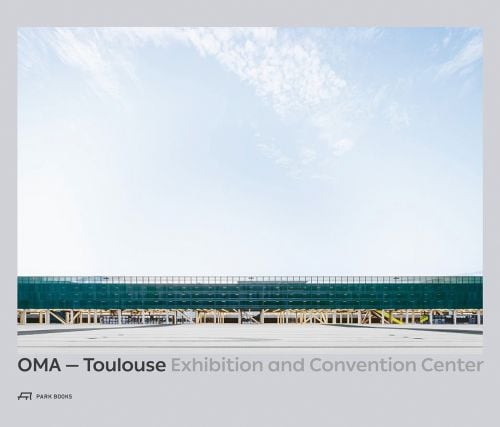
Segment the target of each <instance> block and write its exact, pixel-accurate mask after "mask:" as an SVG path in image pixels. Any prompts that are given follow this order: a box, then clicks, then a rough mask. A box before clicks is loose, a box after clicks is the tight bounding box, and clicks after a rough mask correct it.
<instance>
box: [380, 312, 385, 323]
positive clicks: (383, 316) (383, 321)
mask: <svg viewBox="0 0 500 427" xmlns="http://www.w3.org/2000/svg"><path fill="white" fill-rule="evenodd" d="M381 313H382V318H381V319H380V321H381V322H382V325H384V324H385V311H384V310H383V309H382V311H381Z"/></svg>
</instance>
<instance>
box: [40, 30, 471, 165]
mask: <svg viewBox="0 0 500 427" xmlns="http://www.w3.org/2000/svg"><path fill="white" fill-rule="evenodd" d="M315 34H316V33H315ZM383 35H384V30H382V29H380V28H350V29H348V30H347V31H346V32H345V33H344V41H345V42H346V43H347V44H352V43H355V44H356V43H362V44H367V43H374V42H376V41H377V40H378V39H380V38H381V37H383ZM41 36H42V37H41ZM41 36H40V34H38V39H40V38H43V39H44V42H45V45H46V47H48V48H49V49H51V50H52V51H53V52H54V53H55V54H56V56H57V57H58V58H59V60H60V61H61V62H63V63H64V64H67V65H68V66H70V67H73V68H74V69H76V70H78V71H79V72H81V73H82V74H83V75H84V76H85V78H86V80H87V82H88V84H89V85H90V87H91V88H92V89H93V91H94V92H95V93H97V94H98V95H99V96H100V97H106V96H110V97H113V98H120V97H121V94H122V92H124V87H125V85H126V84H127V82H128V81H129V80H130V78H133V79H135V78H137V77H136V71H135V69H134V57H133V53H134V51H135V50H136V49H137V48H140V47H143V46H145V45H152V46H155V47H159V48H167V47H168V46H170V45H172V44H175V43H177V44H179V43H181V44H184V45H186V46H190V47H192V48H194V49H195V50H196V51H197V52H198V53H199V54H200V55H201V56H203V57H210V58H213V59H215V60H216V61H217V62H218V63H219V64H220V65H221V66H222V67H224V68H226V69H227V70H229V71H230V72H231V73H233V74H234V75H235V76H237V77H238V78H239V79H240V80H241V81H242V82H243V83H244V84H247V85H248V86H250V87H251V88H253V90H254V92H255V94H256V95H257V96H258V97H259V98H261V99H262V100H263V102H266V103H268V105H270V106H271V107H272V108H273V109H274V111H275V112H276V114H277V116H279V117H280V118H282V119H284V120H285V122H286V121H288V122H290V121H291V122H294V123H295V124H297V123H300V126H302V127H308V132H309V134H310V135H311V138H309V139H308V140H307V141H303V142H300V141H298V140H297V141H294V142H292V143H291V142H290V140H286V141H285V140H279V138H277V139H275V140H273V141H272V142H267V140H266V139H264V140H265V141H266V142H262V139H261V138H260V139H259V138H256V146H257V148H258V149H259V150H261V151H262V153H263V154H264V155H265V156H266V157H268V158H270V159H272V160H273V161H274V162H275V163H276V164H277V165H279V166H280V167H284V168H286V169H287V170H288V171H292V170H293V171H294V172H293V173H294V174H297V173H300V172H301V171H304V170H308V171H309V172H310V174H312V173H313V171H314V169H315V167H317V166H318V165H319V163H321V162H324V160H325V156H333V157H338V156H341V155H343V154H345V153H347V152H348V151H350V150H352V149H353V148H354V146H355V141H358V138H357V137H356V135H353V133H352V128H353V127H354V125H353V123H357V124H358V127H359V125H360V123H363V122H366V120H367V119H369V118H370V116H371V115H375V114H378V115H379V116H380V117H382V118H384V119H385V120H387V121H388V122H389V123H390V124H391V126H393V128H396V129H399V128H402V127H405V126H408V125H409V124H410V119H409V116H408V113H407V112H406V110H405V108H404V106H402V105H401V104H400V103H398V102H396V100H395V97H394V94H389V93H388V92H389V91H388V90H387V86H384V87H382V88H381V89H380V90H379V91H378V92H377V93H376V94H375V95H376V96H375V97H374V98H373V99H370V96H369V94H367V93H366V92H364V93H363V91H362V90H361V89H359V88H358V87H356V82H350V81H348V79H347V78H346V77H345V76H342V75H341V74H340V73H339V72H338V71H337V70H335V69H334V67H333V65H332V62H331V61H330V60H328V56H327V55H325V50H327V49H329V45H326V46H325V45H323V44H322V41H324V39H322V38H321V37H312V36H311V34H310V33H308V32H291V31H288V30H286V29H276V28H95V29H92V28H90V29H89V28H57V29H45V30H43V34H42V35H41ZM336 40H337V39H336ZM476 44H477V43H476ZM476 44H474V43H473V42H472V41H471V43H470V46H468V47H466V48H464V52H463V53H461V54H458V55H457V58H455V59H454V60H453V61H450V63H449V64H447V65H446V64H444V65H443V69H444V70H445V71H443V72H447V73H452V72H456V71H457V70H459V69H460V68H463V67H465V66H466V65H467V64H468V63H470V62H471V61H473V58H474V57H475V56H474V55H475V53H476V52H477V46H476ZM471 58H472V59H471ZM453 64H455V65H453ZM313 135H314V137H312V136H313ZM326 163H328V162H326ZM297 171H299V172H297ZM314 173H315V172H314Z"/></svg>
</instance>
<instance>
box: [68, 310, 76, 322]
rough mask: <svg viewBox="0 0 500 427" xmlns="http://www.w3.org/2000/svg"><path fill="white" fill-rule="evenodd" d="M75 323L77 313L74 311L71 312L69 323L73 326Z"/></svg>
mask: <svg viewBox="0 0 500 427" xmlns="http://www.w3.org/2000/svg"><path fill="white" fill-rule="evenodd" d="M74 321H75V312H74V311H73V310H70V311H69V323H70V324H71V325H72V324H73V322H74Z"/></svg>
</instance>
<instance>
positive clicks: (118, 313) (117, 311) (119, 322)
mask: <svg viewBox="0 0 500 427" xmlns="http://www.w3.org/2000/svg"><path fill="white" fill-rule="evenodd" d="M116 314H117V315H118V324H119V325H121V324H122V311H121V310H116Z"/></svg>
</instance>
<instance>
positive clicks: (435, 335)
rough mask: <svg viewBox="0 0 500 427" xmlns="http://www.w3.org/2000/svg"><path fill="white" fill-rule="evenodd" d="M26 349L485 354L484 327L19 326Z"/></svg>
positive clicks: (20, 344)
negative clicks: (483, 352)
mask: <svg viewBox="0 0 500 427" xmlns="http://www.w3.org/2000/svg"><path fill="white" fill-rule="evenodd" d="M17 342H18V352H19V353H22V354H27V353H31V354H34V353H36V354H40V353H50V354H52V353H63V354H106V353H107V354H110V353H111V354H117V353H119V354H124V353H128V354H152V353H154V354H157V353H159V354H162V353H163V354H166V353H168V354H172V353H184V354H185V353H197V354H200V353H207V352H210V353H228V352H231V353H238V354H241V353H244V354H252V353H253V354H256V353H290V354H293V353H307V354H313V353H322V354H382V353H385V354H387V353H391V354H480V353H481V351H482V343H483V335H482V327H481V326H478V325H470V326H469V325H466V326H453V325H451V326H448V325H446V326H438V325H433V326H427V327H424V326H413V325H408V326H389V325H387V326H381V325H379V326H371V327H368V326H359V327H358V326H339V325H210V324H208V325H178V326H125V325H124V326H100V325H97V326H96V325H72V326H55V325H50V326H43V325H26V326H19V327H18V337H17Z"/></svg>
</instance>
